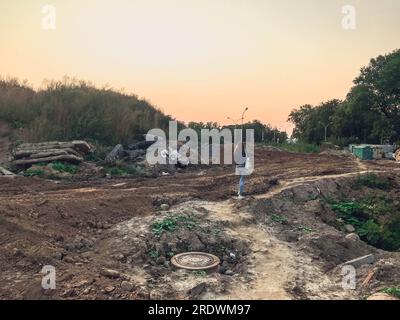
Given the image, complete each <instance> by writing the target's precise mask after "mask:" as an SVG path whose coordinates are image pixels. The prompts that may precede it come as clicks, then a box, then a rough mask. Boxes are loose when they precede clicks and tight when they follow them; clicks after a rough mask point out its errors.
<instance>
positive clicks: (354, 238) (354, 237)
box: [345, 232, 360, 241]
mask: <svg viewBox="0 0 400 320" xmlns="http://www.w3.org/2000/svg"><path fill="white" fill-rule="evenodd" d="M345 238H346V239H347V240H351V241H359V240H360V236H359V235H358V234H357V233H354V232H353V233H349V234H348V235H346V237H345Z"/></svg>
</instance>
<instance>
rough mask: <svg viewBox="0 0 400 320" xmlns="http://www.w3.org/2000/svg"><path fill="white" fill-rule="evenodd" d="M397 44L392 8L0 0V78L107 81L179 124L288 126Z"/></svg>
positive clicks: (302, 1) (370, 0) (340, 92)
mask: <svg viewBox="0 0 400 320" xmlns="http://www.w3.org/2000/svg"><path fill="white" fill-rule="evenodd" d="M44 5H53V6H54V8H55V9H56V29H55V30H44V29H43V28H42V19H43V17H44V16H45V14H44V13H42V11H41V10H42V7H43V6H44ZM344 5H353V6H355V8H356V10H357V11H356V13H357V15H356V17H357V26H356V29H355V30H345V29H343V27H342V18H343V17H344V14H343V13H342V7H343V6H344ZM399 47H400V1H399V0H354V1H350V0H344V1H338V0H220V1H218V0H179V1H178V0H175V1H170V0H107V1H106V0H46V1H39V0H0V75H1V76H3V77H6V76H15V77H18V78H20V79H27V80H28V81H29V82H30V83H31V84H32V85H33V86H35V87H36V88H37V87H40V86H41V85H42V81H43V80H44V79H61V78H62V77H63V76H64V75H68V76H71V77H77V78H79V79H83V80H89V81H92V82H94V83H95V84H96V85H98V86H103V85H105V84H108V85H109V86H111V87H114V88H118V89H119V88H124V90H125V92H128V93H135V94H137V95H138V96H139V97H143V98H146V99H147V100H149V101H150V102H151V103H153V104H155V105H156V106H157V107H159V108H161V109H162V110H163V111H164V112H165V113H167V114H170V115H172V116H173V117H175V118H177V119H179V120H183V121H186V122H187V121H191V120H193V121H217V122H220V123H229V121H228V120H227V119H226V118H227V117H228V116H230V117H232V118H239V117H240V114H241V111H242V110H243V107H244V106H247V107H249V112H248V115H247V117H248V119H259V120H261V121H263V122H265V123H271V124H272V125H274V126H275V125H276V126H278V127H280V128H282V129H284V128H287V129H288V130H289V126H288V124H287V123H286V119H287V116H288V114H289V112H290V111H291V110H292V109H293V108H295V107H298V106H300V105H302V104H306V103H310V104H318V103H320V102H321V101H325V100H328V99H332V98H344V97H345V95H346V93H347V92H348V90H349V88H350V87H351V85H352V80H353V79H354V78H355V77H356V76H357V74H358V73H359V70H360V68H361V67H362V66H364V65H366V64H367V63H368V61H369V60H370V58H372V57H375V56H377V55H379V54H384V53H388V52H390V51H392V50H394V49H396V48H399Z"/></svg>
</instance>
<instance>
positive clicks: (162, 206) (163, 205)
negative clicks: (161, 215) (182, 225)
mask: <svg viewBox="0 0 400 320" xmlns="http://www.w3.org/2000/svg"><path fill="white" fill-rule="evenodd" d="M169 208H170V206H169V204H166V203H163V204H162V205H161V206H160V209H161V210H163V211H167V210H169Z"/></svg>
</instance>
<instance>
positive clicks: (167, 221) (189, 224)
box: [152, 215, 197, 237]
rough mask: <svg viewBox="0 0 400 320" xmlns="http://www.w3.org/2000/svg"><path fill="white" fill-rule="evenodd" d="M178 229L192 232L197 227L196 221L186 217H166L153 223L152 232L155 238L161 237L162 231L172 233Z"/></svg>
mask: <svg viewBox="0 0 400 320" xmlns="http://www.w3.org/2000/svg"><path fill="white" fill-rule="evenodd" d="M178 227H184V228H186V229H189V230H193V229H195V228H196V227H197V223H196V221H195V220H194V219H193V218H192V217H189V216H186V215H178V216H172V215H171V216H168V217H166V218H164V219H162V220H158V221H156V222H154V223H153V226H152V230H153V233H154V234H155V235H156V236H158V237H159V236H161V234H162V233H163V232H164V231H167V232H174V231H175V230H176V229H177V228H178Z"/></svg>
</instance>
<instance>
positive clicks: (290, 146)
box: [272, 142, 321, 153]
mask: <svg viewBox="0 0 400 320" xmlns="http://www.w3.org/2000/svg"><path fill="white" fill-rule="evenodd" d="M272 145H273V146H275V147H278V148H280V149H283V150H286V151H290V152H299V153H319V152H320V151H321V149H320V147H319V146H318V145H316V144H310V143H304V142H296V143H286V142H285V143H275V144H272Z"/></svg>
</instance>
